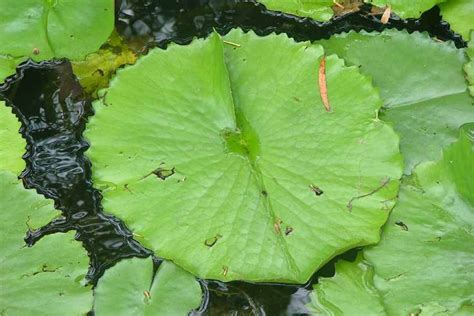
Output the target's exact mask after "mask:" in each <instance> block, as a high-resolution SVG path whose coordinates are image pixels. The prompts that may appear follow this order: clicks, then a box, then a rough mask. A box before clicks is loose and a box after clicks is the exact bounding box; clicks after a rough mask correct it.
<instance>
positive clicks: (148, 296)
mask: <svg viewBox="0 0 474 316" xmlns="http://www.w3.org/2000/svg"><path fill="white" fill-rule="evenodd" d="M143 295H144V296H145V298H146V299H150V298H151V295H150V292H149V291H143Z"/></svg>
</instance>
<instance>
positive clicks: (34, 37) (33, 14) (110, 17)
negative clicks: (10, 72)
mask: <svg viewBox="0 0 474 316" xmlns="http://www.w3.org/2000/svg"><path fill="white" fill-rule="evenodd" d="M113 27H114V1H110V0H82V1H77V0H22V1H17V0H2V1H1V2H0V38H1V39H2V45H1V47H0V54H1V55H7V56H10V57H15V58H18V57H23V56H26V57H31V58H33V59H34V60H44V59H51V58H53V57H67V58H71V59H79V58H83V57H84V56H85V55H86V54H88V53H90V52H93V51H95V50H97V49H98V48H99V47H100V45H101V44H102V43H104V42H105V41H106V40H107V37H108V36H109V35H110V33H111V32H112V30H113Z"/></svg>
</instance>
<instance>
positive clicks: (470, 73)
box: [464, 31, 474, 97]
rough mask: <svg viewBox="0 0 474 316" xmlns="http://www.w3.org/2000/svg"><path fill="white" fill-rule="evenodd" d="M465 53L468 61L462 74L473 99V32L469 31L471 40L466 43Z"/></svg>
mask: <svg viewBox="0 0 474 316" xmlns="http://www.w3.org/2000/svg"><path fill="white" fill-rule="evenodd" d="M466 53H467V57H468V58H469V61H468V62H467V63H466V64H465V65H464V72H465V73H466V79H467V81H468V83H469V92H470V93H471V96H472V97H474V31H471V40H470V41H469V43H468V48H467V49H466Z"/></svg>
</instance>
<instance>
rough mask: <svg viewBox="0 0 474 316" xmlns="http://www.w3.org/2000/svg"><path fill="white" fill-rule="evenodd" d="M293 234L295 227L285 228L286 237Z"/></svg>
mask: <svg viewBox="0 0 474 316" xmlns="http://www.w3.org/2000/svg"><path fill="white" fill-rule="evenodd" d="M292 232H293V227H291V226H286V228H285V235H286V236H288V235H289V234H291V233H292Z"/></svg>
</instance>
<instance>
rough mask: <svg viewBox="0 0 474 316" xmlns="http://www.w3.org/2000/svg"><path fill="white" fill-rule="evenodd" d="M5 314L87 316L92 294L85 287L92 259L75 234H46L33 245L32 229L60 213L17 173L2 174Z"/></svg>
mask: <svg viewBox="0 0 474 316" xmlns="http://www.w3.org/2000/svg"><path fill="white" fill-rule="evenodd" d="M0 192H1V195H0V205H1V206H2V210H1V212H0V231H1V232H2V239H1V242H0V314H2V315H26V316H27V315H66V314H68V315H84V314H86V313H87V312H88V311H89V310H90V309H91V306H92V291H91V289H90V288H89V287H86V286H84V285H83V284H82V282H83V281H84V277H85V273H86V272H87V267H88V263H89V262H88V257H87V254H86V252H85V250H84V249H83V248H82V247H81V245H80V244H79V243H78V242H77V241H75V240H74V233H72V232H71V233H67V234H56V235H52V236H46V237H44V238H43V239H41V240H40V241H39V242H38V243H37V244H35V245H34V246H33V247H31V248H29V247H27V246H26V245H25V242H24V240H23V238H24V237H25V232H26V231H27V230H28V229H33V228H36V227H39V226H41V225H44V224H46V223H48V221H49V220H50V219H52V218H53V217H54V216H57V215H58V214H59V212H58V211H55V210H54V208H53V201H51V200H46V199H45V198H43V197H41V196H39V195H38V194H36V192H34V191H33V190H25V189H24V188H23V185H22V183H21V182H20V181H19V180H18V179H17V177H16V175H14V174H13V173H11V172H8V171H0Z"/></svg>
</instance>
